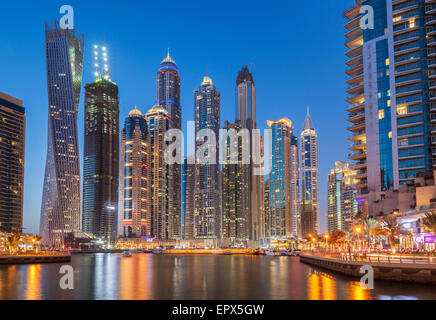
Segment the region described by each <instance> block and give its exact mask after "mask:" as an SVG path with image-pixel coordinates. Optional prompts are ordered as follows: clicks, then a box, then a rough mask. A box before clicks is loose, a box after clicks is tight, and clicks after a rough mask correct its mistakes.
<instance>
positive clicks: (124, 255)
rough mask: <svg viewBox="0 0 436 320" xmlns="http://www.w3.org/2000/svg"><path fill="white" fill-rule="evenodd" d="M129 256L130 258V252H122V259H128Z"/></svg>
mask: <svg viewBox="0 0 436 320" xmlns="http://www.w3.org/2000/svg"><path fill="white" fill-rule="evenodd" d="M131 256H132V252H131V251H124V252H123V257H125V258H130V257H131Z"/></svg>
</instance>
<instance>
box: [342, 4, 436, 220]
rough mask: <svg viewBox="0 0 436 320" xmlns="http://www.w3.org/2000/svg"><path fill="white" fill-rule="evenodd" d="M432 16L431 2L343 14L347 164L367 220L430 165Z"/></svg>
mask: <svg viewBox="0 0 436 320" xmlns="http://www.w3.org/2000/svg"><path fill="white" fill-rule="evenodd" d="M363 5H367V6H371V7H372V8H373V13H374V17H373V18H374V19H373V21H372V19H371V17H369V19H367V18H368V17H367V16H364V15H363V14H361V13H360V11H361V8H362V6H363ZM364 9H365V8H364ZM433 11H434V3H433V1H420V0H412V1H407V2H404V1H392V0H366V1H361V0H357V1H355V4H354V5H353V6H352V7H351V8H349V9H348V10H347V11H345V13H344V15H345V17H346V19H347V21H346V23H345V28H346V31H345V37H346V46H347V48H348V50H347V52H346V56H347V62H346V64H347V70H346V74H347V84H348V86H349V87H348V89H347V94H348V96H347V103H348V104H349V105H348V107H347V111H348V121H349V122H350V126H349V127H348V130H349V131H350V132H351V137H350V138H349V140H350V141H351V142H352V145H351V147H350V150H351V152H352V153H351V154H350V156H349V159H350V160H352V161H353V165H352V167H351V168H352V169H353V170H356V179H357V180H358V183H357V185H356V186H357V188H358V190H359V193H360V194H361V196H360V198H361V200H362V201H363V200H364V199H366V200H367V202H366V203H367V204H368V205H369V213H370V214H376V213H375V212H373V210H372V209H371V205H372V204H374V202H377V201H379V200H381V199H382V198H383V197H384V195H385V192H387V191H391V190H398V189H399V186H400V185H401V184H407V183H413V181H414V178H415V177H416V174H417V173H418V172H421V171H426V170H429V169H432V167H434V166H435V165H436V161H435V159H436V157H435V152H434V150H433V149H435V150H436V144H435V143H436V142H435V141H436V140H435V139H432V132H433V131H434V130H433V129H435V128H436V127H435V128H433V110H436V102H433V99H434V97H433V96H434V92H433V90H434V87H435V86H434V85H433V84H434V83H433V82H434V81H433V80H434V75H435V67H434V66H435V64H434V51H435V48H434V47H433V46H434V45H435V44H436V41H434V40H435V39H436V38H435V35H434V34H433V20H434V19H433V17H434V16H435V13H434V12H433ZM368 21H369V22H374V25H373V26H371V25H369V26H368V25H366V24H368ZM435 131H436V130H435ZM365 213H368V212H365Z"/></svg>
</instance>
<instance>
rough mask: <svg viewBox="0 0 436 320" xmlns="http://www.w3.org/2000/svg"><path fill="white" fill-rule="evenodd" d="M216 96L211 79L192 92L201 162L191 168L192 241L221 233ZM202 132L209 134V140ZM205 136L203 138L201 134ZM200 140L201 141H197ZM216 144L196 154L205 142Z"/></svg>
mask: <svg viewBox="0 0 436 320" xmlns="http://www.w3.org/2000/svg"><path fill="white" fill-rule="evenodd" d="M220 99H221V96H220V93H219V92H218V91H217V90H216V88H215V86H214V84H213V82H212V79H211V78H209V77H204V79H203V82H202V84H201V86H200V88H198V89H196V90H195V91H194V101H195V102H194V103H195V111H194V116H195V135H196V137H197V139H196V142H195V145H196V148H195V149H196V153H197V159H198V158H199V157H201V158H203V159H204V162H206V164H203V163H198V162H197V164H196V167H195V191H194V193H195V201H194V206H195V213H194V217H195V219H194V220H195V221H194V236H195V238H196V239H218V238H220V231H221V226H220V222H221V212H220V198H219V196H220V185H219V181H220V179H219V145H218V142H217V141H218V138H219V130H220V124H221V120H220ZM205 130H209V131H210V132H213V134H214V135H215V137H211V136H210V134H209V133H205ZM203 133H205V134H203ZM199 136H201V139H198V138H199ZM211 140H213V142H214V143H215V142H217V144H216V149H215V150H210V149H208V151H206V152H203V154H200V152H201V149H200V147H201V146H202V145H204V144H206V143H207V142H208V141H211Z"/></svg>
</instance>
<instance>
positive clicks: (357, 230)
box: [355, 227, 362, 251]
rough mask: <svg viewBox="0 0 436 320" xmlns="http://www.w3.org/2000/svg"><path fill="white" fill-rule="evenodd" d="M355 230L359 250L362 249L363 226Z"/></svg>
mask: <svg viewBox="0 0 436 320" xmlns="http://www.w3.org/2000/svg"><path fill="white" fill-rule="evenodd" d="M355 231H356V233H357V244H358V246H359V251H360V232H362V228H360V227H357V228H356V230H355Z"/></svg>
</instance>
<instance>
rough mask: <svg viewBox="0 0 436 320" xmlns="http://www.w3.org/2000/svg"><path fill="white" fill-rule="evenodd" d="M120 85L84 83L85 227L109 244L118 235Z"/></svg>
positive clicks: (101, 79) (100, 80)
mask: <svg viewBox="0 0 436 320" xmlns="http://www.w3.org/2000/svg"><path fill="white" fill-rule="evenodd" d="M118 105H119V102H118V86H117V85H116V84H115V83H114V82H112V81H111V80H110V79H109V78H108V77H102V76H98V78H97V79H96V80H95V81H94V82H92V83H89V84H87V85H86V86H85V139H84V162H83V207H82V210H83V213H82V215H83V216H82V220H83V222H82V229H83V231H84V232H87V233H91V234H93V235H94V236H95V237H97V238H100V239H103V240H104V241H105V242H106V243H113V242H114V241H115V239H116V237H117V227H116V226H117V212H118V179H119V164H118V161H119V106H118Z"/></svg>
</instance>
